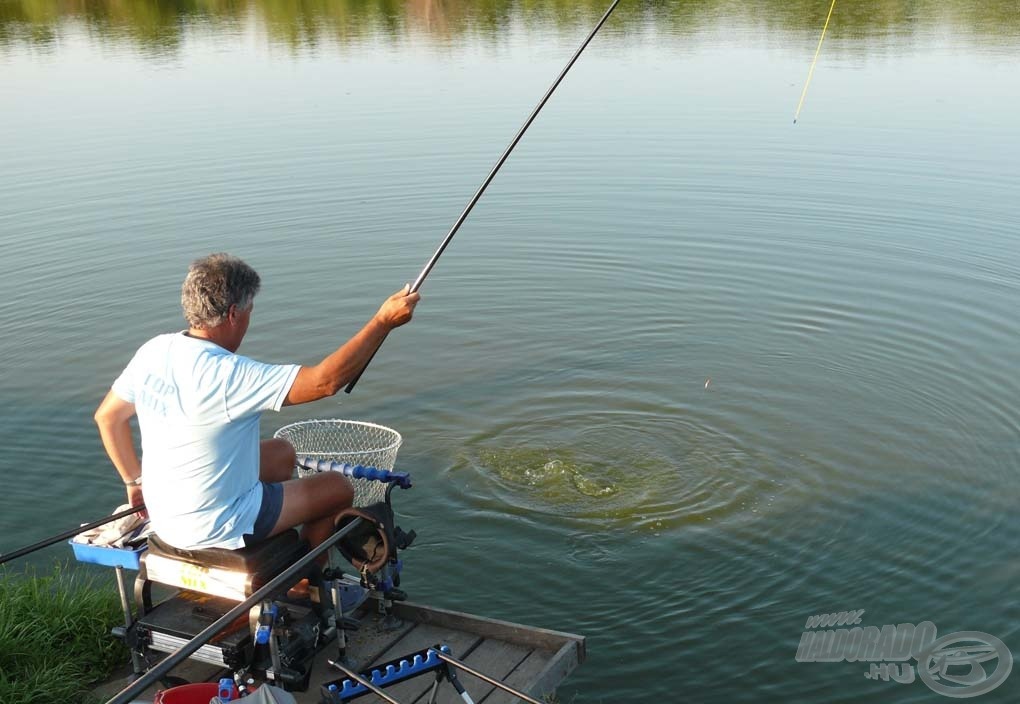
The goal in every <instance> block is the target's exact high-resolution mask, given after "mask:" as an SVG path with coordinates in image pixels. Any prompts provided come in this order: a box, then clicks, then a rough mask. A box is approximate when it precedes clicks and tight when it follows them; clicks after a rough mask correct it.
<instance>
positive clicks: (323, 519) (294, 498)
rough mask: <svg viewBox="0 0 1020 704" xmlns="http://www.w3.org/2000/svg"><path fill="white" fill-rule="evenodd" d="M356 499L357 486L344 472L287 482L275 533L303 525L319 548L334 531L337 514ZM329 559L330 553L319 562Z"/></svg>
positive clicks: (307, 534)
mask: <svg viewBox="0 0 1020 704" xmlns="http://www.w3.org/2000/svg"><path fill="white" fill-rule="evenodd" d="M353 501H354V487H353V486H351V483H350V482H349V481H348V480H347V478H346V477H344V476H343V475H341V474H338V473H336V472H322V473H320V474H313V475H312V476H310V477H305V478H303V479H292V480H290V481H286V482H284V483H283V509H282V510H281V511H280V517H279V518H278V519H277V520H276V525H275V526H274V527H273V532H272V535H276V534H277V533H281V532H283V531H285V530H287V529H288V528H293V527H294V526H296V525H302V528H301V537H302V538H304V539H305V540H307V541H308V543H309V544H310V545H311V546H312V547H315V546H316V545H319V544H320V543H322V541H324V540H325V539H326V538H328V537H329V536H330V534H331V533H332V532H333V523H334V521H336V517H337V514H339V513H340V512H341V511H343V510H344V509H345V508H348V507H349V506H350V505H351V503H352V502H353ZM325 562H326V555H322V556H321V557H320V558H319V563H320V564H324V563H325Z"/></svg>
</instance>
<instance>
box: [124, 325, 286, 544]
mask: <svg viewBox="0 0 1020 704" xmlns="http://www.w3.org/2000/svg"><path fill="white" fill-rule="evenodd" d="M299 369H300V367H299V366H298V365H295V364H286V365H277V364H264V363H262V362H256V361H255V360H253V359H249V358H248V357H243V356H241V355H238V354H234V353H232V352H229V351H227V350H225V349H224V348H222V347H220V346H219V345H217V344H216V343H214V342H209V341H208V340H202V339H199V338H195V337H189V336H188V335H185V334H183V333H171V334H167V335H159V336H157V337H154V338H152V339H151V340H149V341H148V342H146V343H145V344H144V345H142V346H141V347H140V348H139V350H138V352H136V353H135V356H134V358H133V359H132V360H131V362H130V363H129V364H128V366H127V368H126V369H125V370H124V371H123V373H122V374H121V375H120V377H118V379H117V380H116V381H115V382H114V383H113V392H114V393H115V394H116V395H117V396H118V397H120V398H121V399H123V400H124V401H127V402H128V403H133V404H135V412H136V414H137V416H138V425H139V428H140V429H141V432H142V476H143V477H144V482H145V483H144V484H143V487H142V488H143V494H144V496H145V507H146V508H147V509H148V512H149V517H150V518H151V519H152V526H153V529H154V530H155V532H156V533H157V534H158V535H159V537H160V538H162V539H163V540H165V541H166V542H168V543H170V544H171V545H175V546H177V547H179V548H185V549H188V548H212V547H219V548H228V549H235V548H239V547H243V546H244V540H243V536H244V534H245V533H251V532H252V530H253V528H254V526H255V519H256V517H257V516H258V512H259V507H260V506H261V503H262V485H261V484H260V483H259V418H260V416H261V415H262V411H265V410H269V409H272V410H274V411H279V410H280V408H281V407H282V406H283V402H284V400H285V399H286V397H287V393H288V392H289V391H290V387H291V385H292V384H293V383H294V379H295V377H296V376H297V373H298V370H299Z"/></svg>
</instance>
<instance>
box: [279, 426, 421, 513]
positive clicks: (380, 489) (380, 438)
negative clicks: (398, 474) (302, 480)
mask: <svg viewBox="0 0 1020 704" xmlns="http://www.w3.org/2000/svg"><path fill="white" fill-rule="evenodd" d="M273 437H276V438H284V439H285V440H288V441H289V442H290V444H291V445H293V446H294V449H295V450H296V451H297V454H298V457H301V456H302V455H303V456H305V457H312V458H314V459H324V460H329V461H331V462H343V463H345V464H360V465H364V466H365V467H377V468H379V469H386V470H392V469H393V465H394V464H395V463H396V461H397V450H399V449H400V443H401V442H402V441H403V438H401V437H400V433H398V432H397V431H396V430H393V429H392V428H387V427H386V426H383V425H376V424H375V423H366V422H364V421H358V420H340V419H334V420H303V421H299V422H297V423H291V424H290V425H285V426H283V427H282V428H280V429H279V430H277V431H276V434H275V435H273ZM297 471H298V476H299V477H304V476H308V475H310V474H314V473H315V470H313V469H305V468H304V467H301V466H298V468H297ZM351 483H353V484H354V505H355V506H365V505H368V504H372V503H375V502H376V501H382V500H383V498H384V495H385V493H386V484H384V483H383V482H374V481H369V480H367V479H352V480H351Z"/></svg>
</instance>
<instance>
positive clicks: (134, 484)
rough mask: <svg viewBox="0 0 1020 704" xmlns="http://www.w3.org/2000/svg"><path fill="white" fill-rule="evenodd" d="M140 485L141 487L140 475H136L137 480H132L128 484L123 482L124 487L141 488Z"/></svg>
mask: <svg viewBox="0 0 1020 704" xmlns="http://www.w3.org/2000/svg"><path fill="white" fill-rule="evenodd" d="M141 485H142V476H141V475H138V478H137V479H132V480H131V481H129V482H124V486H141Z"/></svg>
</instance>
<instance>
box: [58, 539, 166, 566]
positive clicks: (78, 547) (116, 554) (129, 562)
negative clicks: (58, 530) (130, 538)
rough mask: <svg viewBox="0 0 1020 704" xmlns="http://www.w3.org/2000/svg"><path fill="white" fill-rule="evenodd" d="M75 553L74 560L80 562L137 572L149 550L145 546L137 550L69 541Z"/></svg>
mask: <svg viewBox="0 0 1020 704" xmlns="http://www.w3.org/2000/svg"><path fill="white" fill-rule="evenodd" d="M67 542H68V543H69V544H70V545H71V549H72V550H73V551H74V559H76V560H77V561H78V562H89V563H91V564H93V565H106V566H107V567H116V566H117V565H120V566H121V567H124V568H126V569H129V570H137V569H138V567H139V564H140V561H141V559H142V553H143V552H145V551H146V550H147V549H148V547H149V546H148V545H143V546H142V547H140V548H137V549H135V550H130V549H128V548H108V547H104V546H102V545H86V544H85V543H75V542H73V541H71V540H69V541H67Z"/></svg>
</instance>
